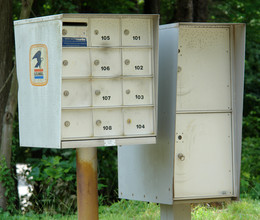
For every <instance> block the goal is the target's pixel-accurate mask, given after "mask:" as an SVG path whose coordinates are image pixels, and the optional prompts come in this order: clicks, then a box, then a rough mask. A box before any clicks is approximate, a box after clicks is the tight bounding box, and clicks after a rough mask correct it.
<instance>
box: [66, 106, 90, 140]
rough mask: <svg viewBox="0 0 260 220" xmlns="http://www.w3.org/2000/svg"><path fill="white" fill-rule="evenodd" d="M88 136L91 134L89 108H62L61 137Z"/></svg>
mask: <svg viewBox="0 0 260 220" xmlns="http://www.w3.org/2000/svg"><path fill="white" fill-rule="evenodd" d="M90 136H93V128H92V112H91V110H62V114H61V137H62V139H64V138H73V139H74V138H84V137H90Z"/></svg>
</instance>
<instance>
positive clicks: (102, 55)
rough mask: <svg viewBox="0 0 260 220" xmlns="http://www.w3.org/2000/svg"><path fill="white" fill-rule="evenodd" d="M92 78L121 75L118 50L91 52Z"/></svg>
mask: <svg viewBox="0 0 260 220" xmlns="http://www.w3.org/2000/svg"><path fill="white" fill-rule="evenodd" d="M91 60H92V75H93V76H105V77H106V76H107V77H109V76H119V75H121V65H120V64H121V52H120V50H119V49H111V48H102V49H101V48H100V49H93V50H91Z"/></svg>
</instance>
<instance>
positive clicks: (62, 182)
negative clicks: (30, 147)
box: [28, 150, 77, 214]
mask: <svg viewBox="0 0 260 220" xmlns="http://www.w3.org/2000/svg"><path fill="white" fill-rule="evenodd" d="M59 152H60V153H59V156H57V155H52V156H46V155H43V156H42V159H41V160H37V159H34V160H33V159H31V164H32V167H31V172H30V174H29V176H28V181H29V182H30V183H31V184H32V186H33V191H32V193H33V194H32V196H31V198H30V202H31V203H32V206H30V207H29V209H30V210H33V211H34V212H38V213H42V212H45V211H47V212H49V213H57V212H58V213H62V214H68V213H74V212H75V211H76V207H77V197H76V154H75V150H64V151H62V150H61V151H59Z"/></svg>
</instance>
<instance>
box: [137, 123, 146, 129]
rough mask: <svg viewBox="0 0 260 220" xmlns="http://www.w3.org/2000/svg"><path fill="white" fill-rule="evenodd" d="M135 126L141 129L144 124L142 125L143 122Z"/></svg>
mask: <svg viewBox="0 0 260 220" xmlns="http://www.w3.org/2000/svg"><path fill="white" fill-rule="evenodd" d="M136 128H137V129H142V128H145V126H144V124H138V125H136Z"/></svg>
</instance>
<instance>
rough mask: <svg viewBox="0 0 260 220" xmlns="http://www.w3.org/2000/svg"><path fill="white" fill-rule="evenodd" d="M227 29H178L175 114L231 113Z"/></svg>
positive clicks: (188, 27)
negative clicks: (182, 112)
mask: <svg viewBox="0 0 260 220" xmlns="http://www.w3.org/2000/svg"><path fill="white" fill-rule="evenodd" d="M230 71H231V64H230V45H229V28H228V27H226V28H223V27H215V28H213V27H196V28H195V27H191V26H189V25H187V26H181V27H180V36H179V53H178V76H177V111H201V110H203V111H212V110H214V111H229V110H231V72H230Z"/></svg>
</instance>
